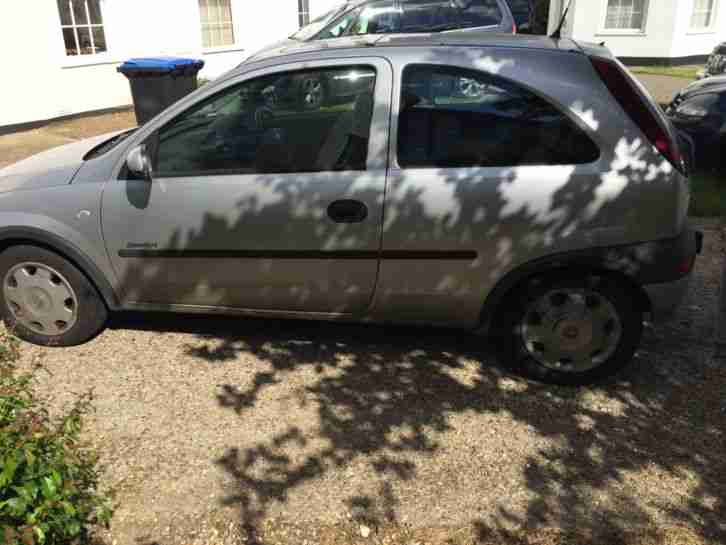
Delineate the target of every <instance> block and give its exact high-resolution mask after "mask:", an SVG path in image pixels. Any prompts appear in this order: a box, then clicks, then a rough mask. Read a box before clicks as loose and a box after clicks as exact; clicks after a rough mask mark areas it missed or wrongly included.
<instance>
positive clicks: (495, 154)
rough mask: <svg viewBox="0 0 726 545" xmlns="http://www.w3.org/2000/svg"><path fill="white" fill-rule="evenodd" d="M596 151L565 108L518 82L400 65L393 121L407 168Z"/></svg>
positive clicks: (572, 156) (547, 161)
mask: <svg viewBox="0 0 726 545" xmlns="http://www.w3.org/2000/svg"><path fill="white" fill-rule="evenodd" d="M599 155H600V152H599V150H598V148H597V146H596V145H595V143H594V142H593V141H592V140H591V139H590V137H589V136H588V135H587V134H586V133H585V132H584V131H583V130H582V129H580V128H579V127H578V126H577V125H576V124H575V123H574V122H573V121H572V120H570V119H569V118H568V117H567V116H566V115H565V114H564V113H562V112H561V111H560V110H558V109H557V108H556V107H554V106H553V105H552V104H550V103H549V102H547V101H546V100H544V99H542V98H541V97H539V96H537V95H535V94H534V93H532V92H531V91H528V90H527V89H524V88H523V87H521V86H519V85H517V84H514V83H512V82H510V81H507V80H503V79H501V78H498V77H494V76H490V75H488V74H484V73H482V72H478V71H472V70H466V69H460V68H452V67H442V66H424V65H415V66H409V67H407V68H406V70H405V71H404V74H403V83H402V96H401V111H400V113H399V122H398V162H399V164H400V165H401V166H402V167H404V168H427V167H428V168H431V167H442V168H456V167H477V166H479V167H501V166H519V165H571V164H581V163H590V162H592V161H595V160H596V159H597V158H598V157H599Z"/></svg>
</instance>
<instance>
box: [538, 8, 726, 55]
mask: <svg viewBox="0 0 726 545" xmlns="http://www.w3.org/2000/svg"><path fill="white" fill-rule="evenodd" d="M567 3H568V0H551V3H550V15H549V30H550V32H552V30H554V29H555V28H556V26H557V24H558V22H559V19H560V17H561V14H562V12H563V10H564V9H565V7H566V6H567ZM722 4H726V0H572V5H571V7H570V12H569V15H568V17H567V23H566V24H565V27H564V29H563V33H562V35H563V36H571V37H573V38H575V39H577V40H583V41H588V42H605V45H607V46H608V47H609V48H610V50H611V51H612V52H613V53H614V54H615V55H616V56H617V57H619V58H621V59H623V60H625V61H626V62H628V63H629V64H688V63H698V62H702V61H703V60H704V59H705V57H706V56H707V55H709V54H710V53H711V51H712V50H713V48H714V47H715V46H716V45H718V44H719V43H721V42H723V41H726V5H722Z"/></svg>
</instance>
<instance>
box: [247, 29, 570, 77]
mask: <svg viewBox="0 0 726 545" xmlns="http://www.w3.org/2000/svg"><path fill="white" fill-rule="evenodd" d="M437 46H462V47H507V48H518V49H538V50H550V51H573V50H575V51H579V50H580V48H579V47H578V45H577V44H576V43H575V42H574V41H573V40H570V39H567V38H560V39H556V38H550V37H548V36H537V35H529V34H508V33H506V34H505V33H495V32H486V31H472V30H454V31H447V32H438V33H433V34H423V33H422V34H368V35H364V36H348V37H345V38H335V39H330V40H312V41H294V40H289V41H286V42H285V43H283V44H281V45H280V46H278V47H273V48H270V49H267V50H264V51H262V52H260V53H259V54H257V55H254V56H253V57H251V58H249V59H248V60H246V61H244V62H243V63H242V64H241V65H240V67H239V68H240V69H242V68H244V67H246V66H249V65H250V64H253V63H257V62H261V61H266V60H270V59H271V58H277V57H280V56H287V55H296V54H302V53H307V54H309V53H315V52H327V51H332V50H341V49H362V48H367V47H370V48H371V49H378V48H393V47H421V48H425V47H437Z"/></svg>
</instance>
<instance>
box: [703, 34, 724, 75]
mask: <svg viewBox="0 0 726 545" xmlns="http://www.w3.org/2000/svg"><path fill="white" fill-rule="evenodd" d="M724 74H726V42H723V43H721V44H719V45H717V46H716V47H715V48H714V50H713V53H711V55H710V56H709V57H708V60H707V61H706V68H705V69H704V70H703V71H702V72H699V73H698V77H699V79H701V78H708V77H711V76H719V75H724Z"/></svg>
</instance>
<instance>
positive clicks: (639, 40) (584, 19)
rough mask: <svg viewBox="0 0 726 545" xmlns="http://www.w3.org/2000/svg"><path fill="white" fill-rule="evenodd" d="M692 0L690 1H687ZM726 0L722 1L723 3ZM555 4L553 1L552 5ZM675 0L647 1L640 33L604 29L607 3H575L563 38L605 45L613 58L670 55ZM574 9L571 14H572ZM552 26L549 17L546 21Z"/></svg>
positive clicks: (595, 0)
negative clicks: (646, 10)
mask: <svg viewBox="0 0 726 545" xmlns="http://www.w3.org/2000/svg"><path fill="white" fill-rule="evenodd" d="M688 1H692V0H688ZM724 1H726V0H724ZM555 2H557V0H554V2H553V3H555ZM678 2H679V0H650V2H649V6H648V15H647V20H646V25H645V29H644V31H643V32H638V33H634V32H628V31H613V30H605V29H604V28H603V27H604V23H605V14H606V10H607V0H578V1H577V2H573V8H571V13H570V15H569V16H568V19H570V21H569V24H568V25H567V26H566V27H565V28H566V31H565V32H563V35H567V36H572V37H574V38H575V39H577V40H583V41H587V42H603V41H604V42H605V45H606V46H607V47H609V48H610V50H611V51H612V52H613V54H614V55H615V56H617V57H664V58H667V57H669V56H671V50H672V44H673V36H674V32H675V27H676V19H677V17H679V16H680V13H679V10H678V9H676V7H677V4H678ZM573 10H574V14H573V13H572V12H573ZM550 24H552V17H551V18H550Z"/></svg>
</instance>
